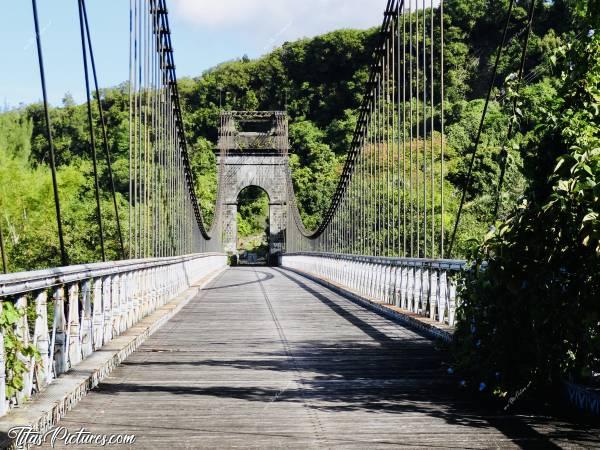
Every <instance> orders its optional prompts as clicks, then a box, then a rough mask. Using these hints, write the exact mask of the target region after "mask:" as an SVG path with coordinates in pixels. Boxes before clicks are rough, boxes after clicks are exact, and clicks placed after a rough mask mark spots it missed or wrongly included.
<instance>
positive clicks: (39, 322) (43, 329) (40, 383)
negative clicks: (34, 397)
mask: <svg viewBox="0 0 600 450" xmlns="http://www.w3.org/2000/svg"><path fill="white" fill-rule="evenodd" d="M33 342H34V345H35V347H36V348H37V350H38V351H39V352H40V363H39V364H33V366H34V369H33V370H32V371H31V385H32V386H33V377H34V376H35V381H36V383H37V389H38V391H39V390H41V389H42V388H43V387H44V386H45V385H46V384H47V383H48V375H49V374H51V372H52V366H51V364H52V361H50V356H49V355H50V334H49V332H48V293H47V292H46V291H45V290H44V291H40V292H39V293H38V294H37V295H36V297H35V330H34V334H33Z"/></svg>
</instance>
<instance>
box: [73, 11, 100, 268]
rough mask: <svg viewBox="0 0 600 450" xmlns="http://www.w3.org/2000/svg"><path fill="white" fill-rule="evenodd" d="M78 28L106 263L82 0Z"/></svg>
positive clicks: (97, 209) (97, 217) (98, 209)
mask: <svg viewBox="0 0 600 450" xmlns="http://www.w3.org/2000/svg"><path fill="white" fill-rule="evenodd" d="M77 3H78V6H79V8H78V10H79V28H80V31H81V54H82V56H83V72H84V75H85V90H86V98H87V113H88V127H89V132H90V150H91V153H92V164H93V168H94V191H95V196H96V219H97V220H98V232H99V235H100V236H99V237H100V253H101V255H102V261H106V249H105V248H104V228H103V225H102V207H101V205H100V183H99V181H98V158H97V155H96V138H95V134H94V120H93V118H92V99H91V95H90V78H89V73H88V61H87V52H86V46H85V30H84V24H83V6H82V0H78V2H77Z"/></svg>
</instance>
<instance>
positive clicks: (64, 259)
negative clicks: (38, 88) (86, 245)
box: [31, 0, 69, 266]
mask: <svg viewBox="0 0 600 450" xmlns="http://www.w3.org/2000/svg"><path fill="white" fill-rule="evenodd" d="M31 3H32V7H33V21H34V25H35V39H36V43H37V53H38V64H39V68H40V81H41V84H42V96H43V101H44V118H45V120H46V138H47V139H48V149H49V153H50V170H51V172H52V190H53V194H54V207H55V210H56V224H57V227H58V241H59V244H60V258H61V263H62V265H63V266H67V265H68V264H69V259H68V256H67V250H66V248H65V239H64V235H63V227H62V219H61V212H60V199H59V196H58V181H57V176H56V156H55V152H54V142H53V140H52V125H51V122H50V112H49V109H48V93H47V91H46V75H45V71H44V57H43V52H42V37H41V34H40V25H39V20H38V11H37V1H36V0H31Z"/></svg>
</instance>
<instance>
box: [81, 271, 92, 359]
mask: <svg viewBox="0 0 600 450" xmlns="http://www.w3.org/2000/svg"><path fill="white" fill-rule="evenodd" d="M93 334H94V331H93V328H92V282H91V281H90V280H86V281H84V282H83V285H82V287H81V340H80V345H81V355H82V357H83V359H85V358H87V357H88V356H89V355H91V354H92V352H93V351H94V345H93V342H92V336H93Z"/></svg>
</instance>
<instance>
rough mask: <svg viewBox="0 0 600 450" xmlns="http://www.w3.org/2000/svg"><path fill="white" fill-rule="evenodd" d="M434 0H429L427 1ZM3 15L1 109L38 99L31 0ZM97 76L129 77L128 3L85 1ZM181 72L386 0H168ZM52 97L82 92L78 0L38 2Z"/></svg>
mask: <svg viewBox="0 0 600 450" xmlns="http://www.w3.org/2000/svg"><path fill="white" fill-rule="evenodd" d="M428 1H429V0H428ZM3 3H4V4H3V13H2V17H1V18H0V55H2V56H1V57H2V64H1V65H0V107H3V106H5V105H8V106H9V107H15V106H18V105H19V104H20V103H31V102H35V101H38V100H39V99H40V98H41V89H40V81H39V71H38V68H37V54H36V46H35V35H34V31H33V18H32V12H31V1H29V0H12V1H9V0H5V1H3ZM86 4H87V8H88V14H89V18H90V28H91V30H92V39H93V45H94V52H95V56H96V64H97V67H98V71H99V81H100V84H101V85H102V86H114V85H116V84H119V83H121V82H122V81H126V80H127V79H128V73H129V72H128V57H129V1H128V0H87V2H86ZM167 4H168V7H169V16H170V21H171V28H172V31H173V45H174V49H175V61H176V64H177V74H178V76H179V77H183V76H196V75H199V74H201V73H202V72H203V71H204V70H206V69H208V68H210V67H213V66H215V65H216V64H218V63H220V62H223V61H227V60H230V59H233V58H239V57H241V56H243V55H245V54H246V55H248V56H249V57H251V58H253V57H257V56H260V55H262V54H264V53H266V52H268V51H269V50H271V49H272V48H273V47H276V46H278V45H281V44H282V43H283V42H285V41H289V40H293V39H297V38H300V37H304V36H314V35H317V34H320V33H323V32H326V31H331V30H334V29H338V28H367V27H370V26H374V25H377V24H379V23H380V22H381V19H382V15H383V10H384V8H385V4H386V0H168V2H167ZM38 9H39V18H40V28H41V30H42V40H43V46H44V58H45V65H46V76H47V84H48V92H49V97H50V101H51V102H52V103H53V104H60V102H61V100H62V98H63V97H64V94H65V93H66V92H70V93H71V94H72V95H73V96H74V97H75V99H76V100H77V101H81V100H83V98H84V95H85V91H84V85H83V66H82V59H81V41H80V37H79V22H78V15H77V0H38Z"/></svg>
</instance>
